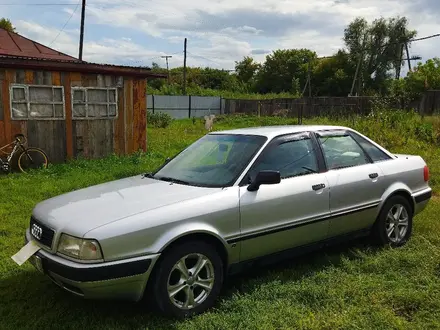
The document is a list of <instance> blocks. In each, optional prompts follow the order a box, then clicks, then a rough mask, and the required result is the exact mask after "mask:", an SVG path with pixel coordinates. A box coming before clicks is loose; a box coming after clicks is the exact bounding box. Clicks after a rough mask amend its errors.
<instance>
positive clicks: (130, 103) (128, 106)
mask: <svg viewBox="0 0 440 330" xmlns="http://www.w3.org/2000/svg"><path fill="white" fill-rule="evenodd" d="M11 83H22V84H38V85H53V86H64V98H65V112H66V119H65V120H11V112H10V104H9V102H10V100H9V86H10V84H11ZM73 86H83V87H94V86H96V87H117V89H118V117H117V118H114V119H113V118H112V119H92V120H79V119H76V120H75V119H72V94H71V87H73ZM146 110H147V105H146V80H145V79H133V78H130V77H124V78H122V77H116V76H103V75H97V74H80V73H74V72H72V73H64V72H61V73H60V72H49V71H25V70H9V69H8V70H2V69H0V112H1V114H2V115H0V145H4V144H6V142H7V141H11V140H12V139H13V136H14V135H15V134H17V133H22V134H24V135H25V136H26V137H27V138H28V144H29V145H30V146H35V147H39V148H42V149H44V150H45V151H46V152H47V153H48V156H49V158H50V162H52V163H57V162H63V161H65V160H66V159H70V158H74V157H84V158H101V157H105V156H107V155H109V154H112V153H116V154H118V155H124V154H129V153H133V152H136V151H138V150H143V151H146V149H147V141H146V129H147V128H146Z"/></svg>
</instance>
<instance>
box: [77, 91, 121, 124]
mask: <svg viewBox="0 0 440 330" xmlns="http://www.w3.org/2000/svg"><path fill="white" fill-rule="evenodd" d="M72 95H73V97H72V103H73V105H72V110H73V111H72V115H73V118H88V119H93V118H97V119H98V118H113V117H116V116H117V109H118V106H117V105H118V104H117V99H118V98H117V91H116V88H99V87H73V88H72Z"/></svg>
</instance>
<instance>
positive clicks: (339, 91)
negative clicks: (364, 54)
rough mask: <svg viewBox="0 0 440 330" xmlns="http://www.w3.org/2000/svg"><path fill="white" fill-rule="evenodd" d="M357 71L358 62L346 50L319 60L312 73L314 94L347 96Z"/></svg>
mask: <svg viewBox="0 0 440 330" xmlns="http://www.w3.org/2000/svg"><path fill="white" fill-rule="evenodd" d="M355 71H356V63H355V62H354V61H352V60H351V59H350V54H348V53H347V52H346V51H344V50H339V51H338V52H337V53H336V54H335V55H333V56H332V57H329V58H323V59H319V60H317V61H316V64H315V65H314V67H313V73H312V84H311V85H312V93H313V95H315V96H347V95H348V94H349V93H350V89H351V84H352V81H353V76H354V73H355Z"/></svg>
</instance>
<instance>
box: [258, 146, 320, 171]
mask: <svg viewBox="0 0 440 330" xmlns="http://www.w3.org/2000/svg"><path fill="white" fill-rule="evenodd" d="M263 170H271V171H279V172H280V176H281V178H282V179H286V178H291V177H295V176H300V175H305V174H310V173H317V172H318V171H319V169H318V164H317V161H316V154H315V150H314V148H313V144H312V141H311V140H310V138H303V139H298V140H293V141H288V142H284V143H281V144H279V145H276V146H272V147H270V149H268V151H267V152H266V153H265V154H263V156H262V158H261V159H260V160H259V162H258V164H257V165H256V166H255V167H254V168H253V169H252V171H251V173H250V177H251V178H252V177H254V176H256V175H257V174H258V172H260V171H263Z"/></svg>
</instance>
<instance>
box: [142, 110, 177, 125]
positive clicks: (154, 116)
mask: <svg viewBox="0 0 440 330" xmlns="http://www.w3.org/2000/svg"><path fill="white" fill-rule="evenodd" d="M172 121H173V119H172V118H171V116H170V115H169V114H167V113H163V112H156V113H152V112H150V111H148V112H147V123H148V124H149V125H151V126H153V127H156V128H166V127H168V126H169V125H170V124H171V122H172Z"/></svg>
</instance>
